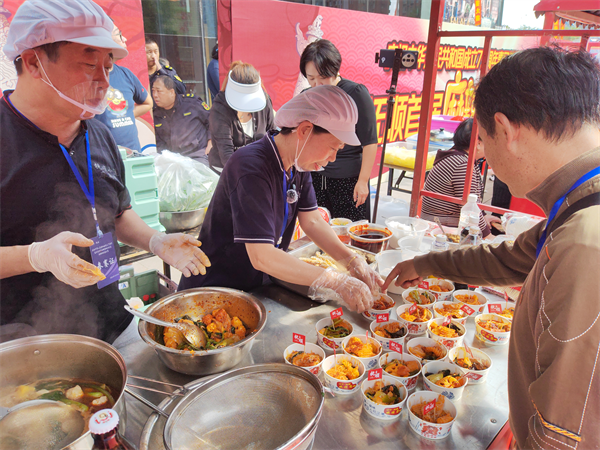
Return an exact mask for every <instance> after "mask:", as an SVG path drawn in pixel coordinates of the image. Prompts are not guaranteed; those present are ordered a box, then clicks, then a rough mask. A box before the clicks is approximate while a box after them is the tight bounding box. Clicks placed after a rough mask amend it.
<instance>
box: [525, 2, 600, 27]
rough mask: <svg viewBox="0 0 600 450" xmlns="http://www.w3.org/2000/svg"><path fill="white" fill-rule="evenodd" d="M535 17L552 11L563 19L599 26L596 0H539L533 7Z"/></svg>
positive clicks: (599, 14)
mask: <svg viewBox="0 0 600 450" xmlns="http://www.w3.org/2000/svg"><path fill="white" fill-rule="evenodd" d="M533 11H534V12H535V15H536V17H539V16H541V15H544V14H546V13H547V12H551V13H554V15H555V16H556V17H559V18H561V19H563V20H565V21H569V22H576V23H577V24H581V25H584V26H600V9H598V0H541V1H540V2H539V3H538V4H537V5H535V6H534V7H533Z"/></svg>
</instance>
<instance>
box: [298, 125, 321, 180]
mask: <svg viewBox="0 0 600 450" xmlns="http://www.w3.org/2000/svg"><path fill="white" fill-rule="evenodd" d="M312 132H313V128H311V129H310V131H309V133H308V136H307V137H306V141H304V144H303V145H302V148H301V149H300V152H298V146H299V145H300V138H298V140H297V141H296V157H295V158H294V168H295V169H296V171H297V172H321V171H322V170H325V169H323V167H319V169H318V170H306V169H303V168H302V167H300V164H299V163H298V159H299V158H300V155H301V154H302V151H303V150H304V147H306V144H307V143H308V140H309V138H310V135H311V134H312Z"/></svg>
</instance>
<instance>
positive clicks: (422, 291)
mask: <svg viewBox="0 0 600 450" xmlns="http://www.w3.org/2000/svg"><path fill="white" fill-rule="evenodd" d="M413 291H418V292H419V294H423V295H425V296H427V297H428V298H429V299H430V300H431V303H426V304H424V305H420V304H418V303H417V305H418V306H422V307H423V308H427V309H428V310H430V311H431V312H433V305H434V303H435V302H436V297H435V295H433V294H432V293H431V292H429V291H428V290H427V289H421V288H410V289H407V290H405V291H404V292H403V293H402V300H404V303H405V304H407V305H412V304H413V303H415V302H413V301H411V300H409V298H410V297H409V295H410V293H411V292H413Z"/></svg>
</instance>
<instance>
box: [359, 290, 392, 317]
mask: <svg viewBox="0 0 600 450" xmlns="http://www.w3.org/2000/svg"><path fill="white" fill-rule="evenodd" d="M375 304H379V305H381V306H382V308H380V309H376V308H371V309H368V310H366V311H365V312H364V313H362V315H363V317H364V318H365V319H369V320H376V319H377V316H378V315H379V314H388V315H391V314H392V310H393V309H394V307H395V306H396V301H395V300H394V299H393V298H392V297H390V296H389V295H386V294H381V297H380V299H379V300H378V301H377V302H375ZM383 306H385V307H383Z"/></svg>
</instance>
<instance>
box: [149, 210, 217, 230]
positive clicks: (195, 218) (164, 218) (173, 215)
mask: <svg viewBox="0 0 600 450" xmlns="http://www.w3.org/2000/svg"><path fill="white" fill-rule="evenodd" d="M205 215H206V208H200V209H196V210H194V211H176V212H167V211H161V212H160V214H159V215H158V220H160V223H161V224H162V226H164V227H165V228H166V230H167V232H168V233H176V232H178V231H185V230H191V229H192V228H196V227H197V226H199V225H202V223H203V222H204V216H205Z"/></svg>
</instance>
